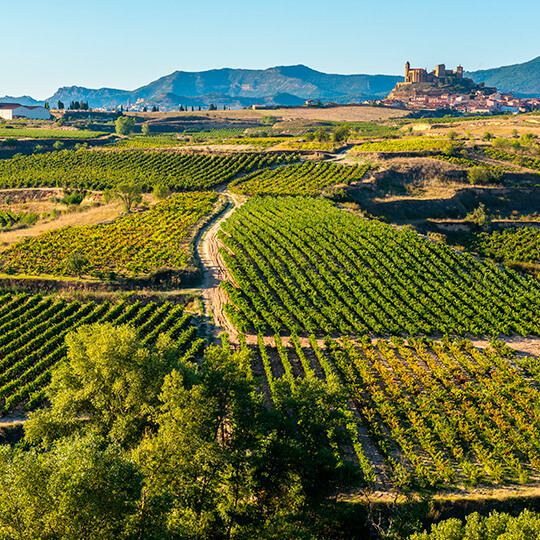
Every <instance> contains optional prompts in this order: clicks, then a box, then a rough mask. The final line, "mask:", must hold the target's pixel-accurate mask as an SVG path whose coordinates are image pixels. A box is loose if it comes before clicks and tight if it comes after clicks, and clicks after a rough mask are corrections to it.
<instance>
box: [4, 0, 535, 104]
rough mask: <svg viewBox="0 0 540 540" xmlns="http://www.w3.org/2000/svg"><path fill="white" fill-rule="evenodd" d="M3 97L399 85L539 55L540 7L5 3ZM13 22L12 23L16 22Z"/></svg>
mask: <svg viewBox="0 0 540 540" xmlns="http://www.w3.org/2000/svg"><path fill="white" fill-rule="evenodd" d="M0 6H1V7H2V19H3V24H2V29H1V30H0V32H1V33H0V36H1V42H2V48H1V53H0V56H1V58H2V68H1V70H0V96H2V95H11V96H20V95H31V96H32V97H34V98H36V99H45V98H47V97H49V96H51V95H52V94H53V93H54V92H55V91H56V89H57V88H58V87H61V86H71V85H77V86H86V87H90V88H101V87H112V88H123V89H127V90H132V89H135V88H137V87H139V86H143V85H145V84H148V83H149V82H151V81H153V80H155V79H157V78H159V77H161V76H164V75H167V74H169V73H172V72H173V71H176V70H181V71H182V70H183V71H203V70H208V69H216V68H222V67H231V68H250V69H264V68H268V67H273V66H278V65H292V64H305V65H307V66H309V67H311V68H313V69H317V70H319V71H324V72H327V73H343V74H351V73H369V74H376V73H383V74H390V75H397V74H402V72H403V69H404V64H405V62H406V61H407V60H409V61H410V63H411V66H412V67H425V68H429V69H433V68H434V67H435V65H436V64H439V63H445V64H446V66H447V68H448V69H455V67H456V66H457V65H458V64H462V65H463V66H464V69H465V70H469V71H474V70H477V69H487V68H491V67H497V66H501V65H509V64H516V63H521V62H525V61H528V60H532V59H533V58H535V57H537V56H539V55H540V32H539V25H540V22H539V21H540V2H539V1H538V0H515V1H513V2H508V1H507V0H506V1H502V0H489V1H487V0H452V1H451V2H446V1H445V2H441V1H439V2H437V1H436V0H429V1H428V0H383V1H381V2H378V1H376V0H372V1H370V2H366V1H364V0H334V1H328V0H326V1H322V0H272V1H271V2H259V1H257V0H251V1H248V0H245V1H241V0H229V1H227V0H206V1H205V2H200V1H199V2H197V1H196V0H190V1H188V2H186V1H184V0H152V1H148V0H92V1H91V2H82V1H80V0H69V1H68V0H47V2H44V1H43V0H17V1H16V2H15V1H14V0H0ZM10 21H13V22H10Z"/></svg>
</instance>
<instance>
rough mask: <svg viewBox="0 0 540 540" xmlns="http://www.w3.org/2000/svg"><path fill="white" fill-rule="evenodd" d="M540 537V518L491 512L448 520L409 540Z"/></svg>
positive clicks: (527, 513) (533, 514)
mask: <svg viewBox="0 0 540 540" xmlns="http://www.w3.org/2000/svg"><path fill="white" fill-rule="evenodd" d="M539 536H540V515H538V514H537V513H536V512H531V511H529V510H524V511H523V512H522V513H521V514H519V516H512V515H510V514H505V513H499V512H492V513H491V514H489V516H482V515H480V514H479V513H477V512H474V513H473V514H469V515H468V516H467V518H466V520H465V523H463V522H462V521H461V520H460V519H456V518H452V519H446V520H444V521H441V522H440V523H437V524H435V525H433V526H432V527H431V531H430V532H422V533H416V534H413V535H412V536H411V537H410V540H499V539H500V540H510V539H512V540H529V539H533V538H538V537H539Z"/></svg>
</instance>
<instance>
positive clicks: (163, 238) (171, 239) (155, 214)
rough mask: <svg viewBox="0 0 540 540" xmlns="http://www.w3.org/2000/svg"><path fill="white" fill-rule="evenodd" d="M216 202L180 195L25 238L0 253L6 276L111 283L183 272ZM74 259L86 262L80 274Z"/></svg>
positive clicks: (212, 198)
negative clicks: (198, 228)
mask: <svg viewBox="0 0 540 540" xmlns="http://www.w3.org/2000/svg"><path fill="white" fill-rule="evenodd" d="M217 198H218V196H217V194H216V193H212V192H206V193H205V192H203V193H182V194H178V195H174V196H172V197H170V198H168V199H166V200H164V201H162V202H160V203H158V204H157V205H155V206H154V207H153V208H152V209H151V210H148V211H146V212H137V213H133V214H127V215H124V216H122V217H120V218H118V219H116V220H115V221H113V222H112V223H106V224H99V225H91V226H81V227H64V228H61V229H55V230H52V231H49V232H47V233H44V234H42V235H40V236H35V237H30V238H26V239H25V240H23V241H21V242H19V243H18V244H15V245H13V246H11V247H9V248H8V249H7V250H6V251H4V252H3V253H2V259H3V264H4V271H6V272H8V273H25V274H32V275H55V276H69V275H80V274H81V273H84V274H90V275H93V276H96V277H107V276H110V275H111V274H116V275H127V276H140V275H144V274H148V273H149V272H151V271H153V270H157V269H160V268H164V267H166V268H181V267H182V266H184V265H185V264H186V262H187V259H188V249H187V247H188V242H189V236H190V232H191V230H192V228H193V226H194V225H195V224H196V223H197V222H198V221H199V220H200V219H201V218H202V217H203V216H204V215H206V214H208V213H209V212H211V211H212V208H213V207H214V205H215V203H216V200H217ZM73 254H78V255H79V256H81V257H82V258H83V259H84V265H83V267H82V268H80V267H74V266H73Z"/></svg>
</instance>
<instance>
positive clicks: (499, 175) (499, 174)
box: [468, 166, 504, 185]
mask: <svg viewBox="0 0 540 540" xmlns="http://www.w3.org/2000/svg"><path fill="white" fill-rule="evenodd" d="M468 178H469V182H470V183H471V184H473V185H476V184H498V183H500V182H501V181H502V180H503V178H504V172H503V171H501V170H500V169H495V170H493V169H488V168H487V167H482V166H478V167H473V168H472V169H470V170H469V172H468Z"/></svg>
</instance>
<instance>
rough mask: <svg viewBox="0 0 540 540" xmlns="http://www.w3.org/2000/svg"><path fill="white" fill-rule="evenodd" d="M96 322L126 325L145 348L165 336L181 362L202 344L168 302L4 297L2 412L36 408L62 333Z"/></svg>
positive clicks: (0, 302) (61, 346)
mask: <svg viewBox="0 0 540 540" xmlns="http://www.w3.org/2000/svg"><path fill="white" fill-rule="evenodd" d="M96 322H111V323H114V324H131V325H133V326H134V327H135V328H136V329H137V330H138V332H139V334H140V336H141V337H142V338H143V340H144V342H145V343H148V344H152V343H155V341H156V339H157V338H158V336H159V335H160V334H162V333H167V334H168V335H169V336H170V337H171V338H172V339H174V340H176V343H177V344H178V345H179V347H180V350H181V351H183V352H184V354H185V356H186V358H194V357H195V356H197V355H198V354H199V353H200V352H201V351H202V348H203V347H204V343H205V342H204V340H202V339H198V338H197V337H196V334H197V329H196V327H195V326H192V325H190V322H191V315H190V314H188V313H183V306H180V305H175V304H171V303H170V302H164V303H162V304H157V303H149V304H142V303H140V302H135V303H133V304H128V303H127V302H125V301H123V302H121V303H118V304H110V303H104V304H96V303H95V302H87V303H83V302H78V301H73V302H69V301H66V300H53V299H51V298H43V297H41V296H39V295H30V294H13V293H5V294H3V295H1V296H0V329H1V338H0V403H1V404H2V410H3V411H4V412H9V411H10V410H12V409H13V408H14V407H15V406H17V405H20V404H22V403H26V407H27V408H28V409H33V408H35V407H36V406H37V405H39V404H40V403H41V402H42V401H43V399H44V397H45V393H44V389H45V387H46V385H47V384H48V383H49V381H50V375H51V370H52V369H53V367H54V366H55V364H56V363H57V362H59V361H61V360H62V359H63V358H65V356H66V346H65V342H64V340H65V336H66V334H67V333H68V332H69V331H71V330H73V329H75V328H77V327H79V326H82V325H85V324H92V323H96Z"/></svg>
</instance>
